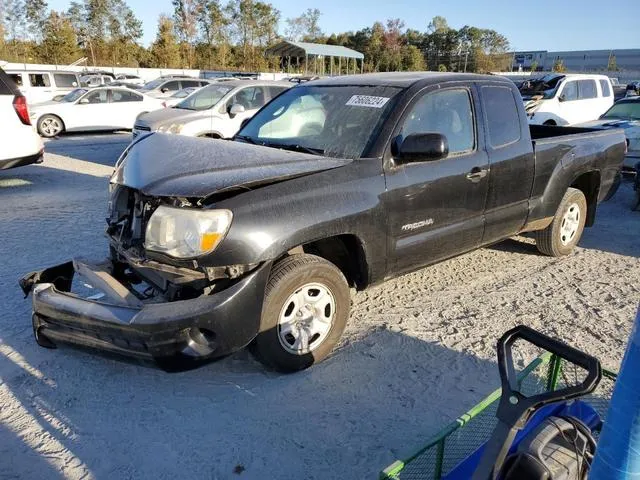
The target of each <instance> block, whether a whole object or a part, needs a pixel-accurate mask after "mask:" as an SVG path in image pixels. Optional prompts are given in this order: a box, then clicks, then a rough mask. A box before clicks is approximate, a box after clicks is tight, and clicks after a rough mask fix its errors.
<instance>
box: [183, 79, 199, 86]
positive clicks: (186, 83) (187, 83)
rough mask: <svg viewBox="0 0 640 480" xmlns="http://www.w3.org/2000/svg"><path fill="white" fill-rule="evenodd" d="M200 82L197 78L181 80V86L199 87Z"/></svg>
mask: <svg viewBox="0 0 640 480" xmlns="http://www.w3.org/2000/svg"><path fill="white" fill-rule="evenodd" d="M199 86H200V82H199V81H197V80H182V88H191V87H199Z"/></svg>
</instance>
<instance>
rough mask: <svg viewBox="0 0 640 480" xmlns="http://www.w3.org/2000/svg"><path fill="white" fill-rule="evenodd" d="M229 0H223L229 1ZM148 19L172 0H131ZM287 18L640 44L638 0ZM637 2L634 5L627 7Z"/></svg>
mask: <svg viewBox="0 0 640 480" xmlns="http://www.w3.org/2000/svg"><path fill="white" fill-rule="evenodd" d="M224 1H225V0H222V3H224ZM127 2H128V4H129V6H130V7H131V8H132V10H133V11H134V12H135V14H136V15H137V16H138V18H140V19H141V20H142V21H143V22H144V38H143V43H144V44H145V45H148V44H149V43H151V42H152V41H153V39H154V36H155V32H156V25H157V20H158V15H160V14H161V13H171V11H172V7H171V1H170V0H127ZM271 3H272V4H273V5H274V6H275V7H276V8H277V9H278V10H280V12H281V18H282V21H281V22H280V30H281V32H282V31H283V29H284V19H285V18H288V17H294V16H297V15H299V14H300V13H302V12H303V11H305V10H306V9H307V8H318V9H320V11H321V12H322V17H321V19H320V25H321V27H322V29H323V31H324V32H327V33H333V32H344V31H349V30H358V29H360V28H363V27H367V26H371V25H372V24H373V22H375V21H376V20H386V19H388V18H401V19H402V20H404V22H405V23H406V25H407V27H410V28H415V29H417V30H421V31H424V30H426V28H427V25H428V24H429V21H430V19H431V18H432V17H434V16H435V15H442V16H443V17H445V18H446V19H447V20H448V22H449V25H451V26H452V27H454V28H460V27H462V26H463V25H465V24H467V25H474V26H476V27H482V28H493V29H494V30H497V31H498V32H499V33H502V34H503V35H505V36H506V37H507V38H508V39H509V41H510V42H511V46H512V48H513V49H515V50H595V49H616V48H640V20H639V18H640V16H639V15H640V10H638V8H637V5H636V6H635V7H633V6H631V5H632V4H629V5H627V4H624V3H619V2H613V3H606V2H605V3H603V2H602V1H601V0H600V1H596V0H580V1H577V0H555V1H553V0H532V1H528V2H522V1H519V0H509V1H505V0H503V1H499V0H483V1H477V0H453V1H449V2H438V3H437V4H436V2H433V3H434V5H433V6H430V5H429V4H428V3H427V2H425V1H420V0H396V1H394V0H384V1H379V0H378V1H374V0H322V1H319V0H272V1H271ZM49 6H50V7H51V8H53V9H56V10H66V9H67V8H68V6H69V1H66V0H49ZM627 8H631V9H632V11H633V14H632V13H631V11H629V10H627Z"/></svg>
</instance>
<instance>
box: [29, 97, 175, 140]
mask: <svg viewBox="0 0 640 480" xmlns="http://www.w3.org/2000/svg"><path fill="white" fill-rule="evenodd" d="M159 108H163V106H162V100H159V99H156V98H152V97H149V96H147V95H143V94H141V93H139V92H136V91H134V90H131V89H128V88H123V87H101V88H95V89H91V90H88V89H85V88H78V89H76V90H73V91H72V92H70V93H69V94H68V95H66V96H64V97H63V98H62V99H61V100H60V101H51V102H44V103H38V104H35V105H33V106H32V107H31V109H30V111H31V112H30V113H31V115H30V116H31V121H32V123H33V124H34V125H36V128H37V130H38V133H39V134H40V135H42V136H43V137H47V138H49V137H55V136H56V135H59V134H60V133H62V132H80V131H88V130H131V129H132V128H133V123H134V122H135V119H136V118H137V117H138V115H140V114H142V113H146V112H151V111H153V110H157V109H159Z"/></svg>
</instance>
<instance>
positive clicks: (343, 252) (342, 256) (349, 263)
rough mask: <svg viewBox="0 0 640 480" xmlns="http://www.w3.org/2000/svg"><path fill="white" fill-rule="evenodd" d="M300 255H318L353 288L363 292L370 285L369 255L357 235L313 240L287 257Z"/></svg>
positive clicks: (291, 250) (289, 253)
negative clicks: (335, 269) (332, 266)
mask: <svg viewBox="0 0 640 480" xmlns="http://www.w3.org/2000/svg"><path fill="white" fill-rule="evenodd" d="M299 253H308V254H311V255H316V256H318V257H321V258H324V259H325V260H327V261H329V262H331V263H333V264H334V265H335V266H336V267H338V269H340V271H341V272H342V274H343V275H344V276H345V278H346V279H347V283H348V284H349V286H351V287H355V288H356V289H358V290H362V289H364V288H366V287H367V286H368V285H369V263H368V261H367V254H366V251H365V248H364V244H363V243H362V241H361V239H360V238H359V237H358V236H357V235H354V234H341V235H333V236H330V237H325V238H320V239H317V240H312V241H309V242H305V243H302V244H300V245H298V246H296V247H294V248H292V249H290V250H289V251H287V253H286V255H295V254H299ZM286 255H285V256H286Z"/></svg>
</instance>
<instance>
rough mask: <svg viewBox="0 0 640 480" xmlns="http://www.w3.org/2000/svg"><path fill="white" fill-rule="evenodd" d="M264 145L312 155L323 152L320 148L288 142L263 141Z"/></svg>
mask: <svg viewBox="0 0 640 480" xmlns="http://www.w3.org/2000/svg"><path fill="white" fill-rule="evenodd" d="M264 145H265V146H267V147H273V148H281V149H283V150H293V151H295V152H303V153H310V154H312V155H323V154H324V150H323V149H321V148H311V147H305V146H303V145H298V144H297V143H290V144H286V143H265V144H264Z"/></svg>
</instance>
